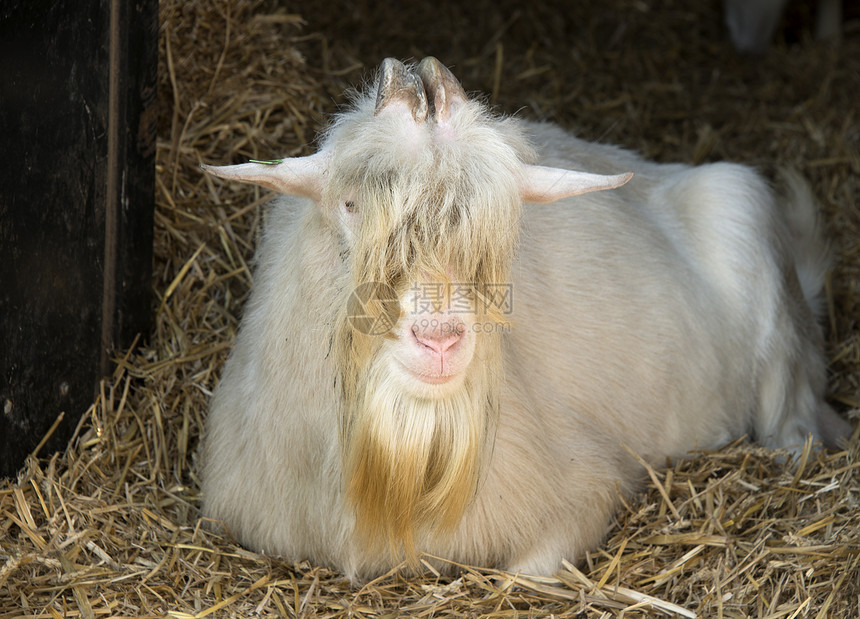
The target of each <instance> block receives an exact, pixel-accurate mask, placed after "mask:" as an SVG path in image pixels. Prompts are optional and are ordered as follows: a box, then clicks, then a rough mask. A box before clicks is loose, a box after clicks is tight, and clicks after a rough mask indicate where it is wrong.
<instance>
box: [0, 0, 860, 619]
mask: <svg viewBox="0 0 860 619" xmlns="http://www.w3.org/2000/svg"><path fill="white" fill-rule="evenodd" d="M379 4H380V3H370V2H365V1H362V2H344V3H340V4H338V3H323V2H299V3H295V4H293V5H289V6H287V7H286V8H281V7H279V6H277V5H276V4H275V3H274V2H264V1H262V0H243V1H236V2H229V3H228V2H203V1H202V0H198V1H187V2H180V1H179V0H165V1H164V2H163V3H162V7H161V15H160V18H161V36H160V54H159V62H160V66H159V69H160V85H159V86H160V95H159V97H160V99H159V119H160V120H159V136H160V139H159V143H158V152H157V158H158V173H157V176H158V179H157V195H156V200H157V213H156V234H155V237H156V241H155V242H156V245H155V250H156V259H155V267H156V268H155V277H154V282H153V286H154V290H155V294H156V303H155V308H154V309H155V310H156V314H155V315H156V326H155V329H154V331H153V333H152V334H151V336H150V337H148V338H146V337H145V338H144V341H143V342H142V343H141V344H140V345H139V346H137V347H135V348H134V349H133V350H131V351H126V352H125V353H124V354H123V356H122V358H121V359H119V360H118V364H117V369H116V372H115V373H114V375H113V377H112V378H111V379H110V380H108V381H106V382H105V383H104V385H103V387H102V392H101V394H100V396H99V397H98V399H97V401H96V402H95V403H94V405H93V406H92V408H91V409H90V410H89V411H87V413H86V415H84V416H83V418H82V419H81V423H80V426H79V431H78V434H77V438H76V440H75V441H74V442H73V444H72V445H71V446H70V447H69V449H68V451H67V452H66V453H65V454H59V455H56V456H54V457H52V458H51V459H50V460H48V461H42V462H38V463H37V462H31V463H29V464H28V466H27V467H26V468H25V469H24V470H23V471H22V473H21V475H20V477H19V479H18V480H17V481H14V482H12V481H10V482H4V483H2V484H0V619H5V618H7V617H61V616H62V617H84V618H87V619H89V618H92V617H100V616H107V615H117V616H165V615H168V616H171V617H176V618H183V617H188V616H196V617H203V616H207V615H212V616H246V615H249V614H260V615H264V616H283V617H312V616H319V617H347V616H350V617H352V616H355V617H363V616H390V617H394V616H404V615H405V616H416V617H434V616H435V617H439V616H467V617H472V616H475V617H477V616H481V617H483V616H486V617H518V616H522V617H549V616H581V617H611V616H625V617H639V616H680V617H691V616H702V617H705V616H716V617H741V616H749V615H755V616H758V617H773V618H777V617H785V618H793V617H857V616H860V524H858V522H860V471H858V467H860V459H858V452H860V444H859V443H858V440H857V437H856V436H855V438H854V441H853V443H852V446H851V448H850V449H849V450H847V451H844V452H839V453H826V454H825V453H820V452H816V451H811V450H810V449H809V448H808V447H807V449H806V450H804V452H803V454H802V456H801V457H800V458H799V459H798V461H796V462H791V463H789V462H787V461H786V455H785V454H781V453H774V452H770V451H767V450H763V449H759V448H757V447H755V446H752V445H748V444H744V443H740V442H739V443H737V444H734V445H731V446H728V447H727V448H726V449H724V450H720V451H717V452H708V453H702V454H698V455H697V456H696V457H694V458H691V459H689V460H683V461H679V462H674V463H668V464H667V466H666V467H665V468H662V469H657V470H650V471H649V473H650V478H651V483H650V484H649V485H648V486H647V487H646V488H645V489H644V490H643V492H642V493H641V494H639V495H637V496H635V497H632V498H628V499H627V500H626V503H625V507H624V509H622V510H621V512H620V513H619V514H618V517H617V519H616V522H615V523H614V526H613V528H612V530H611V531H610V534H609V537H608V539H607V541H606V542H605V544H604V545H603V546H602V547H601V548H600V549H599V550H597V551H596V552H594V553H592V554H590V555H589V556H588V557H587V560H586V561H585V563H584V564H583V565H581V566H579V567H578V568H577V567H574V566H567V568H566V569H565V570H563V571H562V572H561V573H560V574H559V575H558V577H557V578H553V579H543V578H533V577H527V576H520V575H510V574H503V573H499V572H494V571H488V570H479V569H473V568H468V567H464V568H463V569H462V571H461V572H460V575H459V576H458V577H457V578H454V579H450V578H447V579H446V578H442V577H438V576H437V575H434V574H433V573H432V572H431V571H428V573H427V575H426V576H425V577H424V578H411V579H406V578H403V577H401V576H398V575H396V574H393V575H388V576H387V577H385V578H381V579H379V580H377V581H374V582H372V583H368V584H367V585H365V586H364V587H361V588H355V587H352V586H350V585H349V584H348V583H347V582H346V581H345V580H344V579H343V577H342V576H341V575H339V574H337V573H333V572H331V571H329V570H326V569H324V568H321V567H318V566H312V565H309V564H307V563H298V564H295V565H292V564H288V563H285V562H283V561H282V560H280V559H278V558H277V557H267V556H261V555H258V554H255V553H252V552H249V551H247V550H244V549H242V548H241V547H239V546H237V545H236V544H234V543H233V542H232V541H231V540H230V539H229V538H228V537H224V536H220V535H216V534H213V533H212V532H209V531H208V530H206V529H205V528H203V527H202V526H201V523H200V521H199V519H198V512H197V509H198V506H199V491H198V488H199V484H198V481H197V478H196V476H195V471H196V463H195V459H194V457H195V456H194V455H195V452H196V447H197V441H198V436H199V432H200V428H201V427H202V425H203V423H204V418H205V411H206V405H207V401H208V397H209V395H210V393H211V390H212V388H213V386H214V384H215V383H216V381H217V377H218V373H219V370H220V367H221V365H222V363H223V361H224V358H225V356H226V354H227V352H228V350H229V348H230V345H231V342H232V341H233V338H234V335H235V330H236V326H237V316H238V315H239V314H240V312H241V307H242V303H243V301H244V300H245V298H246V297H247V293H248V289H249V286H250V285H251V268H250V264H249V263H250V261H251V258H252V255H253V251H254V248H255V246H256V243H257V234H258V230H259V227H260V224H261V221H262V220H263V219H264V216H265V215H264V209H263V203H264V202H265V200H266V197H267V196H266V194H265V193H264V192H261V191H260V190H259V189H255V188H250V187H242V186H237V185H230V184H225V183H215V182H213V181H212V180H211V179H210V178H207V177H204V176H203V175H201V174H200V172H199V170H198V168H197V166H198V164H199V163H200V162H201V161H207V162H217V163H227V162H239V161H243V160H246V159H249V158H255V159H269V158H273V157H280V156H284V155H293V154H299V153H308V152H311V150H312V144H311V142H312V140H313V137H314V134H315V131H316V130H317V129H318V128H319V127H320V126H321V125H322V123H323V122H324V119H325V117H326V115H327V114H329V113H330V112H331V111H333V110H335V109H336V107H337V105H338V103H339V102H341V101H343V90H344V88H345V87H347V86H348V85H350V84H355V83H357V82H358V81H360V80H361V79H362V78H363V77H366V76H368V75H369V71H370V70H371V69H372V68H373V67H374V66H375V65H376V64H377V63H378V62H379V61H380V59H381V58H383V57H384V56H389V55H391V56H398V57H409V56H412V57H416V58H420V57H423V56H424V55H428V54H433V55H436V56H438V57H440V58H441V59H442V60H443V61H444V62H445V63H447V64H449V65H453V66H454V68H455V73H456V74H457V75H458V76H459V77H460V78H461V79H462V81H463V83H464V85H465V87H466V88H467V90H471V91H481V92H484V93H487V96H488V98H489V99H490V100H491V101H492V102H493V103H494V104H496V105H498V106H499V108H500V109H502V110H504V111H507V112H510V113H513V112H518V113H520V114H521V115H523V116H528V117H537V118H546V119H550V120H554V121H557V122H560V123H561V124H563V125H565V126H568V127H572V128H576V129H577V131H578V132H579V133H580V134H581V135H583V136H584V137H586V138H589V139H594V140H601V141H606V142H614V143H619V144H623V145H626V146H629V147H632V148H636V149H638V150H640V151H642V152H643V153H644V154H645V155H647V156H649V157H653V158H655V159H658V160H662V161H670V160H682V161H689V162H701V161H710V160H715V159H729V160H734V161H745V162H750V163H753V164H755V165H758V166H760V167H761V168H762V169H763V170H764V171H765V172H767V173H768V174H772V173H773V172H774V170H775V169H776V166H778V165H793V166H794V167H796V168H798V169H800V170H801V171H802V172H803V173H804V174H805V175H806V176H807V177H808V178H810V180H811V181H812V183H813V185H814V188H815V191H816V194H817V195H818V196H820V197H821V199H822V202H823V206H824V211H825V215H826V221H827V224H828V226H829V228H830V230H831V232H832V236H833V238H834V245H835V257H836V258H835V264H834V268H833V272H832V277H831V279H830V281H829V284H828V288H827V293H828V294H827V299H828V307H829V321H828V323H829V324H828V327H829V336H828V344H827V345H828V353H829V355H830V359H831V365H830V369H831V381H830V386H831V393H832V395H831V398H832V401H833V402H834V404H836V405H837V406H838V407H840V409H841V410H842V411H843V412H845V413H847V414H849V415H850V416H853V418H854V419H855V420H856V418H857V412H858V409H860V328H858V325H857V324H856V317H857V316H858V309H860V245H858V238H860V235H858V230H860V209H858V203H860V199H858V198H860V180H858V179H860V148H859V147H860V128H858V118H857V115H858V109H857V93H858V92H860V24H858V21H857V18H858V17H860V16H858V15H857V14H856V13H855V14H850V13H849V15H848V17H849V18H850V19H849V22H848V23H847V24H846V27H845V32H844V37H843V42H842V44H841V46H840V47H830V46H826V45H815V44H813V43H811V42H810V41H809V33H808V29H806V27H800V29H797V28H795V29H794V30H792V31H791V32H790V33H789V34H790V38H791V39H793V40H797V41H799V43H791V44H789V43H786V42H785V41H783V40H781V41H778V42H777V43H776V44H775V46H774V48H773V49H772V50H771V52H769V53H768V55H767V56H765V57H764V58H762V59H759V60H754V61H747V60H743V59H739V58H738V57H737V56H736V55H735V54H734V53H733V52H732V51H731V49H730V47H729V46H728V44H727V42H726V40H725V35H724V32H723V28H722V26H721V19H720V16H719V7H718V4H717V3H716V2H711V3H688V2H682V1H681V0H660V1H658V0H648V1H642V0H604V1H603V2H599V3H563V2H552V1H551V0H537V1H536V2H531V3H526V4H523V3H518V2H513V1H510V2H503V1H501V2H500V1H493V2H491V1H490V0H477V1H473V2H470V3H453V2H452V3H441V4H440V3H438V2H437V3H429V2H428V3H425V4H416V5H415V6H414V7H411V8H410V9H409V10H405V9H403V10H400V11H395V10H392V9H390V8H389V7H386V6H380V5H379ZM383 4H384V3H383ZM461 5H462V6H461ZM466 5H468V6H466ZM849 10H850V9H849ZM852 20H853V21H852Z"/></svg>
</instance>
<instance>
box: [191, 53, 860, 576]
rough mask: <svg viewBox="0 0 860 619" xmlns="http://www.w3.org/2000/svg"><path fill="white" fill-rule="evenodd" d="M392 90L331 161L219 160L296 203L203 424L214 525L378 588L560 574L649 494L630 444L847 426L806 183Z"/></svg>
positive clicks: (796, 437)
mask: <svg viewBox="0 0 860 619" xmlns="http://www.w3.org/2000/svg"><path fill="white" fill-rule="evenodd" d="M377 84H378V86H377V87H376V88H375V89H374V90H372V91H371V92H368V93H366V94H364V95H360V96H358V97H357V100H356V101H355V103H354V105H353V106H352V108H351V110H350V111H348V112H346V113H344V114H342V115H341V116H339V117H338V118H337V119H336V121H335V122H334V123H333V126H332V127H331V129H330V130H329V131H328V133H327V135H326V137H325V140H324V141H323V143H322V147H321V149H320V151H319V152H318V153H317V154H315V155H312V156H309V157H303V158H296V159H286V160H284V161H282V162H280V163H278V164H276V165H267V164H260V163H251V164H242V165H236V166H224V167H209V166H206V169H207V170H209V171H210V172H212V173H214V174H216V175H219V176H222V177H224V178H228V179H236V180H241V181H250V182H254V183H259V184H261V185H264V186H266V187H270V188H273V189H276V190H278V191H280V192H282V193H285V194H289V195H290V196H294V197H285V198H281V199H279V200H278V201H277V202H276V203H275V205H274V207H273V209H272V211H271V214H270V220H269V222H268V226H267V230H266V231H265V237H264V240H263V244H262V246H261V248H260V251H259V254H258V258H257V270H256V277H255V283H254V286H255V290H254V291H253V295H252V297H251V299H250V301H249V302H248V305H247V307H246V309H245V316H244V319H243V323H242V326H241V329H240V331H239V336H238V339H237V342H236V346H235V349H234V351H233V354H232V356H231V357H230V359H229V360H228V362H227V365H226V367H225V369H224V375H223V378H222V380H221V384H220V385H219V387H218V389H217V392H216V394H215V396H214V398H213V400H212V406H211V410H210V412H209V418H208V422H207V423H208V431H207V435H206V437H205V445H204V452H203V455H204V466H203V469H202V476H203V492H204V497H205V498H204V507H203V511H204V514H205V515H206V516H208V517H210V518H213V519H217V520H221V521H223V522H224V524H225V525H226V526H227V528H228V529H229V530H230V531H231V532H232V533H233V534H234V535H235V536H236V537H237V539H238V540H239V541H241V543H243V544H245V545H247V546H249V547H251V548H254V549H256V550H260V551H265V552H269V553H275V554H281V555H285V556H286V557H289V558H294V559H298V558H308V559H311V560H312V561H315V562H320V563H325V564H329V565H334V566H336V567H338V568H340V569H342V570H343V571H344V572H346V573H347V574H348V575H349V576H350V577H352V578H359V579H360V578H366V577H370V576H373V575H375V574H379V573H380V572H382V571H384V570H388V569H390V568H391V567H392V566H393V565H397V564H398V563H399V562H400V561H402V560H403V559H404V558H405V559H407V560H409V561H411V563H412V565H416V562H415V558H416V557H417V553H419V552H420V553H426V554H427V555H428V556H431V557H441V558H445V559H449V560H453V561H456V562H461V563H468V564H477V565H485V566H498V567H501V568H507V569H510V570H522V571H525V572H530V573H539V574H551V573H553V572H554V571H555V570H556V569H558V567H559V566H560V562H561V560H562V559H568V560H570V561H575V560H577V559H578V558H580V557H581V556H582V554H583V553H584V552H585V551H586V550H589V549H592V548H593V547H594V546H595V545H596V544H598V543H599V542H600V540H601V538H602V536H603V535H604V533H605V531H606V528H607V523H608V521H609V519H610V518H611V516H612V514H613V510H614V509H615V508H616V505H617V503H618V492H619V488H620V489H621V491H622V492H624V491H629V490H631V489H632V488H633V487H634V486H635V484H636V482H637V480H638V479H639V478H640V474H641V468H640V467H639V466H638V465H637V464H636V462H635V460H634V458H633V457H632V456H631V455H630V453H629V452H628V451H627V449H629V450H632V451H633V452H635V453H637V454H639V455H640V456H642V457H644V458H646V459H648V460H651V461H655V462H663V461H664V458H665V457H666V456H683V455H684V454H686V453H687V452H688V451H689V450H692V449H694V448H697V447H698V448H714V447H718V446H720V445H722V444H724V443H726V442H727V441H730V440H732V439H734V438H736V437H739V436H742V435H744V434H745V433H750V434H752V435H753V436H754V437H756V438H757V439H758V440H760V441H761V442H763V443H764V444H766V445H776V446H785V445H799V444H801V443H802V442H803V441H804V440H805V438H806V437H807V435H808V434H812V435H813V436H815V437H818V438H821V439H824V440H825V442H827V443H828V444H832V443H834V441H836V440H837V439H838V438H839V437H841V436H844V435H846V434H847V432H848V430H849V426H848V424H847V422H845V421H843V420H842V419H840V418H839V417H838V416H837V415H836V414H835V413H834V412H833V411H832V410H831V409H830V408H829V407H828V406H827V404H825V402H824V400H823V395H824V390H825V364H824V358H823V355H822V342H821V333H820V329H819V327H818V326H817V324H816V320H815V317H814V316H813V312H812V311H811V309H810V306H811V304H814V302H815V301H814V299H815V297H816V295H817V294H818V291H819V289H820V287H821V280H822V276H823V269H824V266H823V264H824V262H823V260H824V256H823V252H822V250H821V248H822V242H821V239H820V238H819V235H818V232H817V230H815V226H814V225H812V226H811V227H809V225H806V229H802V228H803V227H804V225H805V224H809V223H810V222H812V224H814V222H815V219H816V214H815V210H814V209H815V207H814V205H813V202H812V200H811V197H810V195H809V193H808V191H807V190H806V189H805V185H804V184H803V183H802V181H795V182H794V183H792V184H791V187H790V189H791V191H790V192H789V195H788V196H787V197H786V198H785V199H784V200H780V199H778V198H776V197H775V196H774V195H773V194H772V192H771V191H770V190H769V189H768V186H767V184H766V183H765V182H764V181H763V180H762V179H761V178H760V177H759V176H757V175H756V174H755V173H754V172H753V171H751V170H750V169H748V168H745V167H742V166H739V165H731V164H713V165H707V166H702V167H698V168H691V167H688V166H686V165H659V164H654V163H648V162H646V161H643V160H642V159H640V158H639V157H637V156H636V155H634V154H631V153H629V152H626V151H623V150H620V149H617V148H613V147H610V146H603V145H595V144H589V143H586V142H583V141H580V140H578V139H576V138H574V137H571V136H570V135H568V134H567V133H565V132H564V131H562V130H561V129H559V128H558V127H556V126H553V125H549V124H538V123H531V122H524V121H518V120H514V119H510V118H504V119H503V118H497V117H494V116H492V115H491V114H490V113H489V112H488V110H487V109H486V107H485V106H484V105H482V104H481V103H479V102H476V101H469V100H467V98H466V96H465V94H464V92H463V90H462V87H461V86H460V84H459V83H458V82H457V80H456V79H455V78H454V77H453V76H452V75H451V74H450V73H449V72H448V70H447V69H445V68H444V67H443V66H442V65H441V64H440V63H439V62H438V61H437V60H435V59H433V58H427V59H425V60H423V61H422V62H421V63H420V64H419V65H418V66H417V67H415V68H412V69H410V68H407V67H405V66H404V65H402V64H401V63H400V62H398V61H395V60H392V59H387V60H386V61H385V62H384V63H383V65H382V67H381V70H380V74H379V79H378V82H377ZM527 137H528V138H529V139H530V140H531V142H532V143H534V144H535V145H537V150H538V156H537V159H539V160H540V163H541V165H540V166H538V165H533V163H534V162H535V159H536V157H535V155H534V152H533V151H532V150H531V148H530V147H529V145H528V141H527ZM571 169H588V170H591V171H594V172H599V173H601V174H606V175H608V176H599V175H594V174H585V173H582V172H573V171H571ZM630 171H632V172H634V173H635V178H633V180H631V181H630V182H629V183H627V184H624V183H626V182H627V180H628V179H629V178H630V175H629V174H627V173H628V172H630ZM621 185H623V187H621ZM614 187H620V188H618V189H615V190H614V191H603V192H600V193H592V194H589V195H581V196H579V197H571V196H576V195H578V194H582V193H585V192H589V191H595V190H599V189H607V188H614ZM524 202H532V203H536V202H537V203H547V202H556V204H554V205H545V204H527V205H524V204H523V203H524ZM780 207H781V208H782V210H783V211H785V212H779V209H780ZM792 226H793V227H792ZM793 235H794V236H793ZM380 334H382V335H380Z"/></svg>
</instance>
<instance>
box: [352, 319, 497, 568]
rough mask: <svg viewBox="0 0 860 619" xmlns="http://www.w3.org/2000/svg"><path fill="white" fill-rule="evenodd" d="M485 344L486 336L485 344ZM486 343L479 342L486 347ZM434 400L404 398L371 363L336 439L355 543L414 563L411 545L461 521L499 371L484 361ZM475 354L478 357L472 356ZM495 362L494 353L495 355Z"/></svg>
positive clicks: (382, 363) (380, 362)
mask: <svg viewBox="0 0 860 619" xmlns="http://www.w3.org/2000/svg"><path fill="white" fill-rule="evenodd" d="M491 337H492V336H491ZM485 343H486V342H485ZM479 348H483V349H484V351H483V352H484V355H482V358H477V354H476V358H475V359H474V360H473V362H472V363H471V364H470V365H469V368H467V370H466V371H467V372H468V373H467V375H466V376H465V377H464V382H463V385H462V386H461V387H460V388H459V389H457V390H456V391H454V392H453V393H450V394H446V396H445V397H441V398H422V397H417V396H413V395H410V394H409V393H407V392H406V391H404V389H403V387H402V386H401V385H400V384H399V383H398V379H397V378H394V377H392V372H391V369H390V367H389V365H388V360H387V359H386V358H384V355H377V356H376V358H375V359H374V361H373V362H372V363H371V365H370V367H369V368H368V369H367V370H366V371H365V372H363V376H362V377H361V378H363V380H356V381H355V383H354V384H355V385H361V388H360V389H357V390H356V392H355V393H356V396H355V398H354V402H351V401H349V400H347V402H345V404H346V409H345V412H347V411H348V415H347V418H346V426H345V427H344V428H343V429H344V430H345V431H344V433H343V435H342V440H343V446H344V467H345V480H346V494H347V498H348V500H349V502H350V503H351V504H352V506H353V508H354V510H355V533H356V537H357V540H358V542H359V543H360V544H361V546H363V547H364V549H365V550H367V551H370V552H384V551H386V550H387V551H388V552H389V553H390V555H391V556H392V558H394V559H396V560H398V561H399V560H400V559H401V558H406V560H407V561H408V562H409V563H410V564H411V565H412V566H413V567H415V566H416V565H417V562H418V551H417V549H416V540H418V539H421V538H425V539H426V536H427V535H432V534H434V533H435V534H438V533H445V532H450V531H452V530H453V529H454V528H455V527H456V526H457V524H458V523H459V522H460V520H461V519H462V517H463V514H464V512H465V510H466V508H467V506H468V504H469V502H470V501H471V499H472V498H473V496H474V494H475V492H476V490H477V487H478V484H479V482H480V475H481V469H482V463H483V462H484V461H485V459H486V458H487V457H488V453H487V452H488V451H489V450H490V449H491V446H492V438H493V434H494V431H495V419H496V416H497V410H498V406H497V397H496V394H497V388H498V383H497V377H496V376H495V375H494V374H493V372H492V371H491V369H495V368H498V367H499V366H498V365H497V364H493V363H492V362H490V360H488V359H487V358H486V353H487V352H488V351H487V348H490V349H497V348H498V346H495V347H494V346H489V347H487V346H484V347H479ZM476 353H478V350H476ZM496 354H498V350H496Z"/></svg>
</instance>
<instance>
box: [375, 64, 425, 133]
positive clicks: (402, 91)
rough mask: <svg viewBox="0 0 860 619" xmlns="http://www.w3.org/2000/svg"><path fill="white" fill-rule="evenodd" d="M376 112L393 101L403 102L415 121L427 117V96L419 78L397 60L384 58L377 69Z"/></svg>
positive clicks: (419, 121) (422, 120) (421, 120)
mask: <svg viewBox="0 0 860 619" xmlns="http://www.w3.org/2000/svg"><path fill="white" fill-rule="evenodd" d="M378 84H379V86H378V90H377V92H376V112H375V113H376V114H379V112H380V111H382V110H383V109H384V108H386V107H387V106H389V105H390V104H391V103H393V102H395V101H400V102H402V103H405V104H406V106H407V107H408V108H409V111H410V112H412V118H414V119H415V122H416V123H421V122H424V121H425V120H426V119H427V96H426V95H425V94H424V86H423V85H422V83H421V80H420V79H418V76H416V75H415V74H414V73H410V72H409V70H407V69H406V67H405V66H404V65H403V63H402V62H400V61H399V60H395V59H394V58H386V59H385V60H383V61H382V66H381V67H380V70H379V82H378Z"/></svg>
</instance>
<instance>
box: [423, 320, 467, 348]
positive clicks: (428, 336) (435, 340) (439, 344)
mask: <svg viewBox="0 0 860 619" xmlns="http://www.w3.org/2000/svg"><path fill="white" fill-rule="evenodd" d="M412 333H413V334H414V335H415V339H416V340H418V342H419V343H420V344H421V345H422V346H426V347H427V348H429V349H430V350H432V351H433V352H436V353H438V354H440V355H442V354H445V353H446V352H447V351H449V350H450V349H451V348H452V347H453V346H455V345H456V344H457V342H459V341H460V340H461V339H463V335H464V334H465V333H466V325H464V324H463V323H462V322H460V321H457V322H442V323H438V324H435V325H432V326H427V327H426V328H424V327H422V326H421V325H418V324H415V325H413V326H412Z"/></svg>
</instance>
